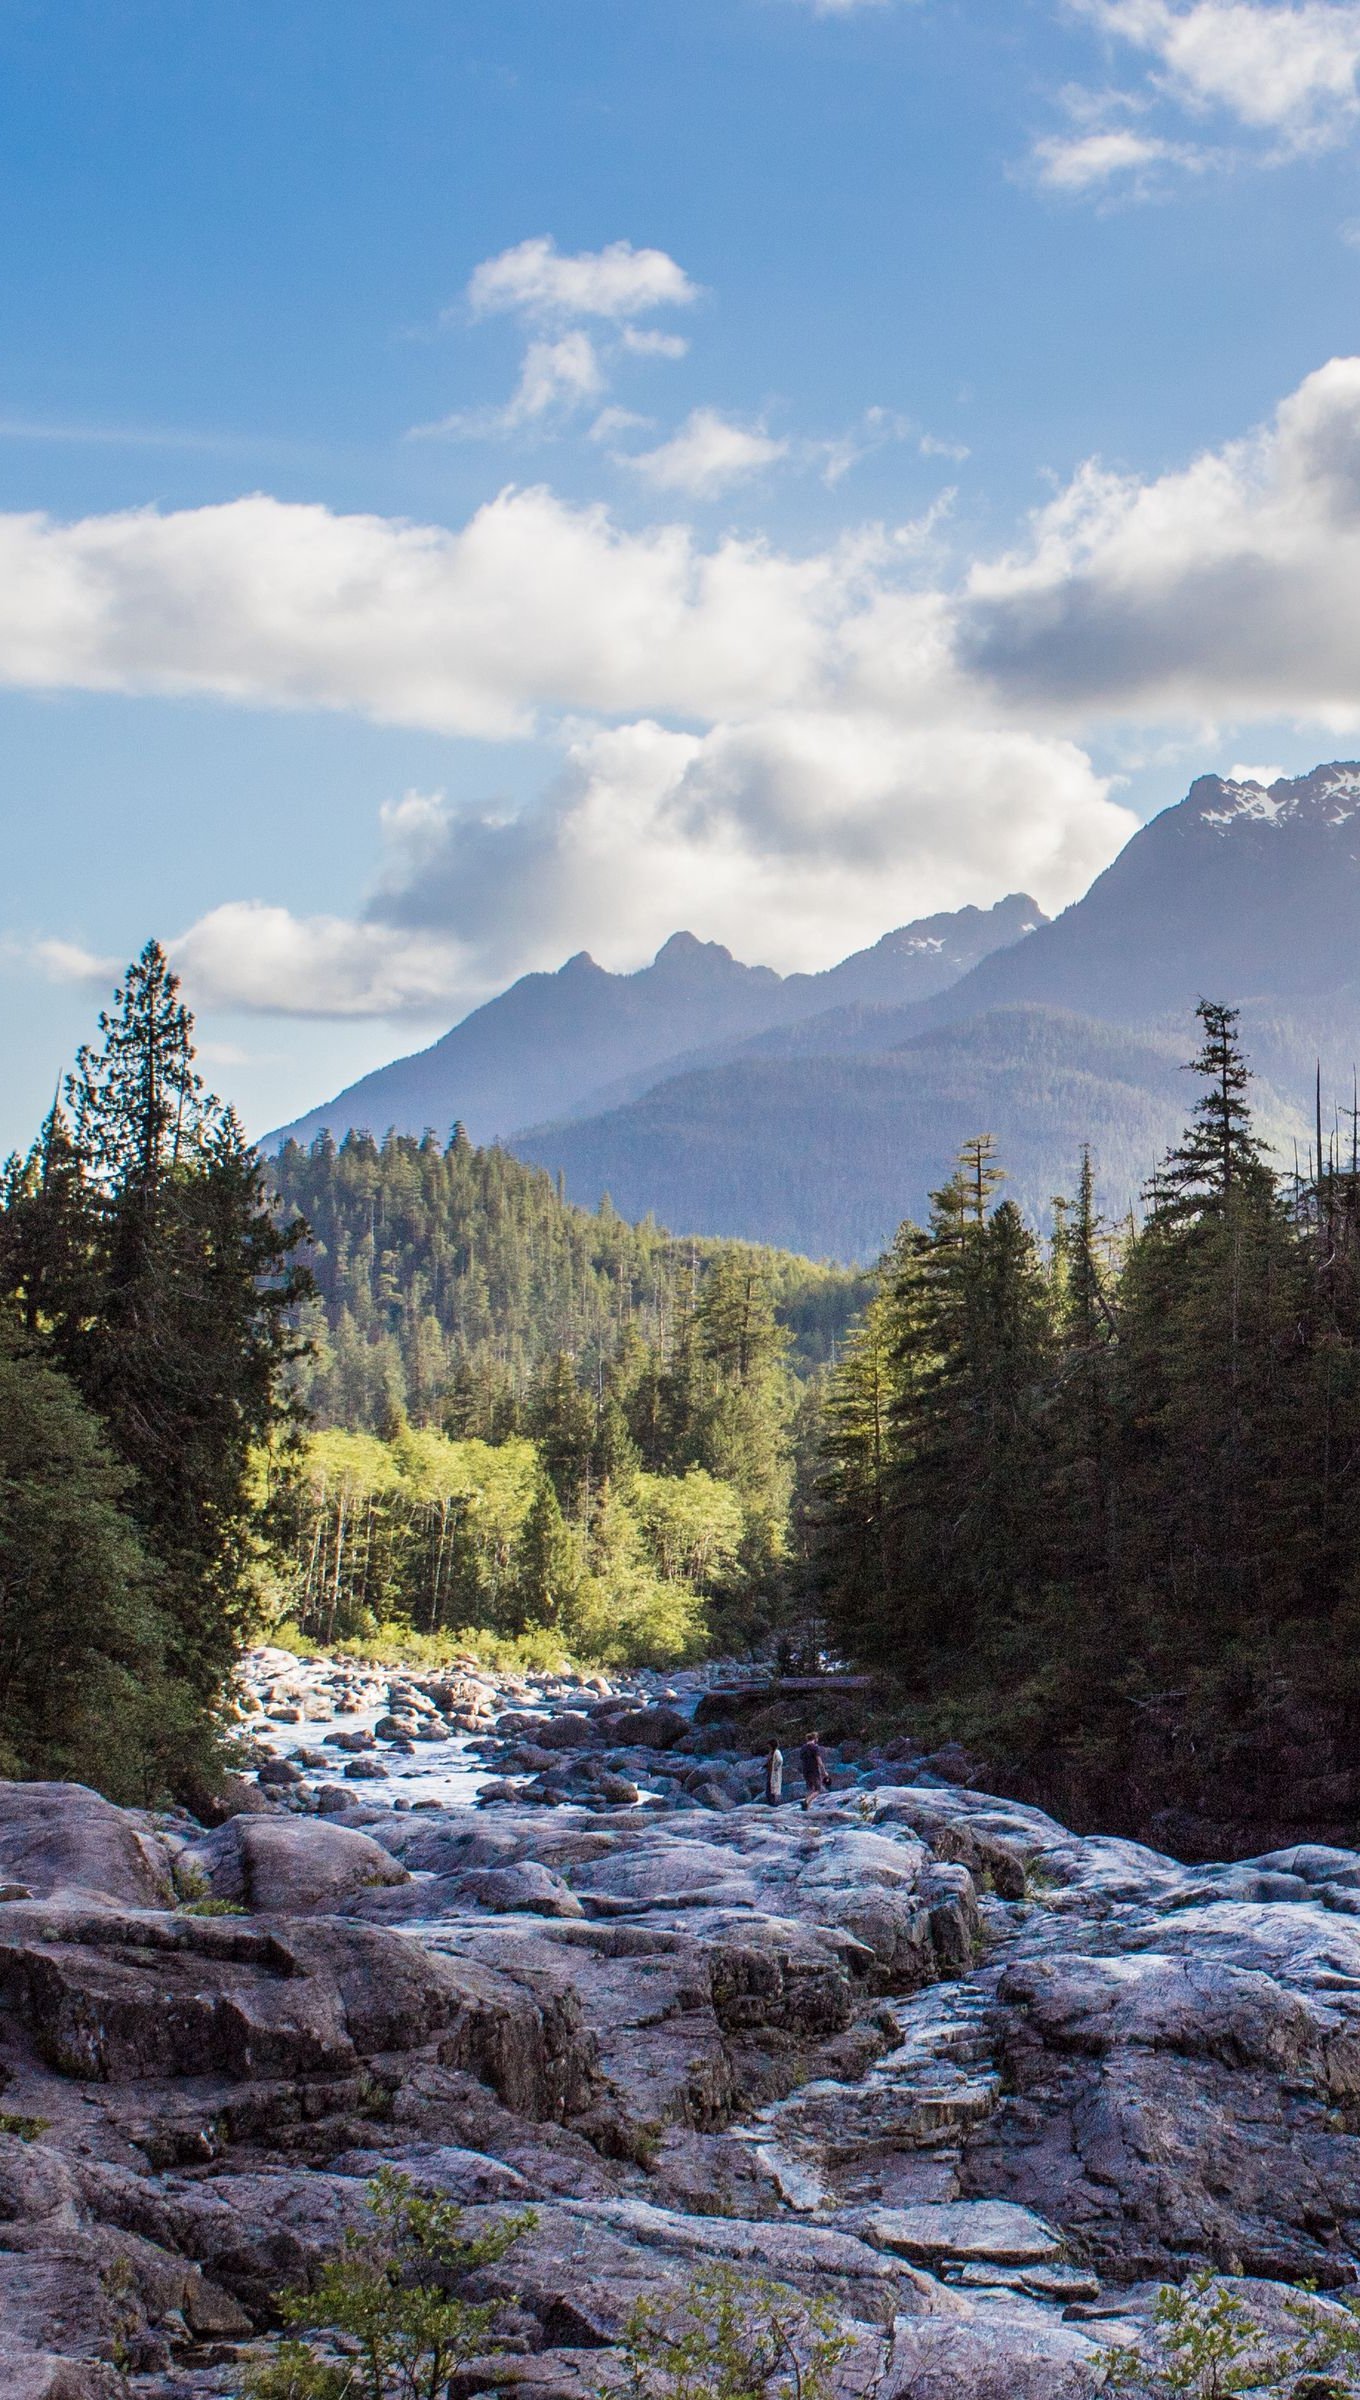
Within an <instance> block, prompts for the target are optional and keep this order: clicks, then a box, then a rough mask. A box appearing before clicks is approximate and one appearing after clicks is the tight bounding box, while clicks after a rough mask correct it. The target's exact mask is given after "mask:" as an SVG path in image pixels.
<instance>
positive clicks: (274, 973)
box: [170, 712, 1135, 1016]
mask: <svg viewBox="0 0 1360 2400" xmlns="http://www.w3.org/2000/svg"><path fill="white" fill-rule="evenodd" d="M384 813H385V823H384V833H385V836H386V840H387V844H388V865H387V871H386V873H385V875H384V877H383V879H382V880H381V881H380V883H379V885H378V887H377V889H376V890H375V892H374V895H373V898H372V901H371V903H370V906H369V910H368V913H367V914H366V916H364V917H363V918H360V919H354V920H345V919H338V918H334V917H296V916H292V915H290V913H289V912H288V911H287V910H284V909H281V908H277V907H269V906H266V905H265V904H264V903H262V902H259V901H254V902H233V903H230V904H228V905H227V906H225V907H223V908H218V909H215V910H213V911H212V912H211V914H210V915H208V916H207V917H204V918H203V919H201V920H200V921H199V923H198V924H196V925H194V926H192V927H191V928H190V929H189V931H188V932H187V933H185V934H183V935H181V936H180V937H179V939H178V940H177V941H175V942H174V943H172V944H171V946H170V947H171V956H172V957H173V959H174V962H175V964H176V966H177V967H178V968H179V969H180V971H181V972H182V973H183V975H184V977H185V981H186V988H187V989H188V992H189V995H190V998H191V999H192V1000H193V1001H195V1002H196V1004H198V1005H200V1006H203V1005H215V1006H218V1007H228V1008H233V1009H237V1010H252V1009H253V1010H270V1011H274V1012H282V1013H293V1014H296V1015H301V1016H324V1015H333V1016H360V1015H367V1014H394V1013H398V1012H401V1011H406V1012H408V1013H411V1014H417V1015H429V1014H431V1013H432V1012H434V1011H442V1012H444V1013H449V1014H451V1013H453V1012H455V1011H456V1010H459V1009H461V1008H466V1007H467V1006H469V1005H471V1004H472V1002H473V1001H475V1000H476V999H478V998H480V997H481V996H482V995H483V994H484V993H485V991H486V990H487V989H488V988H494V987H496V986H499V985H502V984H504V983H505V982H506V981H507V980H509V979H510V978H511V977H513V976H515V975H518V974H521V973H524V972H526V971H528V970H529V969H531V968H534V967H543V966H556V965H558V964H559V963H560V961H561V959H562V957H563V956H564V954H565V953H566V952H568V951H570V950H574V949H578V948H580V947H582V946H583V945H584V946H587V947H589V948H590V949H591V950H592V952H593V953H594V954H595V955H596V956H597V957H599V958H600V959H601V960H602V961H603V962H604V963H605V964H607V965H611V966H615V967H633V966H636V965H638V964H639V963H641V961H642V960H643V959H644V958H646V957H648V956H650V955H651V953H652V952H653V951H654V950H655V949H656V948H657V946H658V945H659V943H660V942H662V941H663V940H664V939H665V938H666V936H667V935H668V934H670V933H672V932H674V930H675V928H676V926H677V925H679V924H685V923H690V922H693V923H695V924H697V925H699V926H700V927H702V929H703V931H704V933H705V935H706V936H707V937H708V938H709V939H718V940H724V941H727V942H728V943H729V944H730V945H731V946H732V947H733V948H734V949H735V950H736V951H737V952H738V953H739V954H744V955H750V953H751V951H752V948H753V941H752V930H751V929H752V926H753V925H755V926H758V927H759V933H758V936H757V937H756V938H755V942H754V948H755V950H756V952H757V953H758V955H759V957H760V959H761V960H762V961H764V962H768V963H772V964H774V965H776V966H779V967H782V968H786V969H787V968H793V967H814V966H820V965H824V964H826V963H827V961H828V959H829V958H831V957H833V956H839V955H840V954H841V953H842V952H843V951H846V950H849V949H852V948H854V947H856V946H857V945H859V944H861V943H864V942H867V941H870V940H873V939H875V938H877V936H878V935H879V934H880V933H881V932H883V930H884V928H885V926H886V925H888V924H889V923H892V922H896V921H898V920H900V919H903V918H907V917H910V916H912V915H916V914H918V913H920V912H921V911H922V910H923V909H927V908H941V907H952V906H962V905H963V904H964V903H965V902H967V901H970V900H971V901H979V902H990V901H991V900H993V899H994V898H995V897H996V894H997V892H998V891H1000V890H1003V889H1018V888H1026V889H1030V890H1033V891H1034V892H1035V893H1036V895H1037V897H1038V898H1039V899H1040V900H1041V901H1046V902H1048V903H1049V904H1050V905H1059V904H1061V903H1062V902H1063V901H1065V900H1067V899H1070V898H1071V897H1073V896H1074V894H1075V893H1076V892H1078V891H1080V890H1082V889H1084V887H1085V885H1086V883H1087V882H1088V881H1089V880H1090V877H1091V876H1092V875H1093V874H1094V873H1095V872H1097V870H1098V869H1099V868H1100V867H1102V866H1104V865H1105V864H1106V862H1107V860H1108V859H1109V858H1110V857H1111V855H1112V854H1113V852H1114V851H1115V850H1116V849H1117V848H1119V846H1120V845H1121V843H1122V842H1123V841H1124V840H1126V839H1127V837H1128V835H1129V833H1130V832H1132V830H1133V826H1134V822H1135V820H1134V819H1133V818H1132V817H1131V816H1130V815H1129V813H1128V812H1127V811H1126V810H1124V809H1122V808H1119V807H1117V806H1116V805H1115V804H1114V803H1112V802H1111V801H1110V799H1109V797H1108V793H1107V789H1106V785H1105V783H1104V781H1103V780H1102V779H1101V778H1100V777H1098V776H1097V775H1096V774H1095V773H1094V772H1093V770H1092V768H1091V766H1090V764H1089V762H1088V761H1087V760H1086V759H1085V758H1084V757H1083V756H1082V754H1081V752H1080V751H1079V750H1077V749H1076V748H1075V747H1074V746H1073V745H1071V744H1070V743H1065V742H1061V741H1055V740H1053V739H1051V738H1045V737H1042V736H1039V735H1035V734H1031V733H1018V734H1017V733H1007V732H1004V731H988V730H986V729H981V728H975V727H960V726H949V727H940V728H935V729H929V728H927V729H924V730H919V731H916V730H912V729H910V728H904V727H902V726H900V725H895V724H893V723H892V722H891V721H889V720H886V719H883V718H875V717H871V716H866V717H864V718H861V719H858V720H855V721H847V720H846V719H844V718H839V717H836V716H834V715H818V714H810V713H804V712H798V713H796V714H789V715H781V716H777V717H774V718H770V719H766V720H758V721H756V722H753V723H751V724H747V725H718V726H715V727H714V728H713V729H712V730H711V731H710V732H709V733H708V734H705V735H697V734H690V733H680V732H676V731H675V730H673V729H672V728H669V727H666V726H663V725H659V724H657V723H656V722H655V721H650V720H641V721H637V722H634V723H632V724H628V725H622V726H615V727H610V728H604V729H600V728H597V729H594V730H591V731H588V732H582V733H581V734H579V735H577V736H576V737H575V738H574V739H573V740H572V741H571V742H570V743H569V745H568V751H567V760H566V766H565V770H564V772H563V774H562V775H561V777H560V778H559V779H558V781H557V783H556V784H555V785H554V786H553V787H552V788H551V790H550V791H549V792H548V793H546V794H545V795H544V798H543V801H542V803H541V804H540V806H539V807H538V808H537V809H536V810H533V811H531V812H530V813H529V814H528V816H527V817H524V818H518V819H509V820H506V819H504V818H489V817H487V818H478V817H476V816H474V815H472V814H469V813H460V812H458V811H455V810H453V809H451V808H450V807H449V806H448V805H447V803H445V802H444V801H443V800H442V798H441V797H440V796H438V795H426V794H416V793H412V794H408V795H407V797H406V799H405V800H403V801H401V802H398V803H396V804H395V806H394V807H392V808H390V809H388V810H387V811H385V812H384Z"/></svg>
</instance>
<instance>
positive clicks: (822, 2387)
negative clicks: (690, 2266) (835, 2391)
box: [622, 2267, 851, 2400]
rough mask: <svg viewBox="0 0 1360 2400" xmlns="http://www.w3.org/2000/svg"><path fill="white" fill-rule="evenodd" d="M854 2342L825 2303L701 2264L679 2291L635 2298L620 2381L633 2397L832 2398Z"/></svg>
mask: <svg viewBox="0 0 1360 2400" xmlns="http://www.w3.org/2000/svg"><path fill="white" fill-rule="evenodd" d="M850 2347H851V2343H850V2337H849V2336H848V2335H847V2334H844V2333H841V2332H839V2331H838V2330H837V2324H836V2318H835V2316H834V2314H833V2312H832V2310H831V2309H830V2308H829V2307H828V2306H827V2305H826V2303H825V2302H824V2301H820V2300H802V2299H800V2298H799V2297H798V2294H797V2293H796V2292H791V2291H789V2290H787V2289H786V2288H785V2287H784V2286H783V2285H781V2284H777V2283H771V2282H770V2281H769V2280H768V2279H767V2278H766V2277H764V2276H757V2277H753V2278H747V2277H743V2276H740V2275H737V2274H735V2273H734V2272H733V2270H732V2269H731V2268H730V2267H705V2268H702V2269H701V2270H700V2272H699V2273H698V2274H697V2275H695V2276H694V2278H693V2279H692V2281H691V2282H690V2283H689V2285H688V2286H687V2287H686V2289H685V2290H684V2291H683V2292H681V2293H680V2294H678V2295H674V2296H672V2295H666V2296H663V2297H662V2298H659V2299H656V2300H641V2301H639V2302H638V2305H637V2307H636V2308H635V2309H634V2310H633V2311H632V2314H631V2315H630V2316H629V2318H628V2321H627V2323H626V2325H625V2326H624V2330H623V2342H622V2348H623V2355H624V2362H625V2366H626V2370H627V2382H626V2384H625V2387H624V2388H625V2390H627V2391H628V2392H630V2393H631V2394H632V2396H633V2400H831V2392H832V2388H833V2378H834V2376H835V2372H836V2368H837V2367H838V2366H839V2364H840V2362H841V2360H842V2359H843V2358H844V2357H845V2355H846V2352H847V2351H848V2350H849V2349H850Z"/></svg>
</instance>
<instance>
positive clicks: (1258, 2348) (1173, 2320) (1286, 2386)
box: [1103, 2269, 1360, 2400]
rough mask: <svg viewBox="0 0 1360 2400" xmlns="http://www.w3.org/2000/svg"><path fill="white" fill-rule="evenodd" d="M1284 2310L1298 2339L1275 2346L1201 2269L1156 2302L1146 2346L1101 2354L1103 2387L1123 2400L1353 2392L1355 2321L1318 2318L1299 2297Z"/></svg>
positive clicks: (1357, 2381) (1266, 2398)
mask: <svg viewBox="0 0 1360 2400" xmlns="http://www.w3.org/2000/svg"><path fill="white" fill-rule="evenodd" d="M1285 2305H1286V2308H1287V2312H1288V2314H1289V2316H1290V2317H1291V2318H1292V2319H1293V2321H1294V2323H1295V2324H1296V2325H1297V2327H1298V2332H1297V2334H1296V2335H1295V2336H1294V2338H1293V2339H1292V2340H1288V2341H1278V2340H1275V2339H1273V2338H1272V2337H1271V2336H1270V2335H1269V2334H1268V2332H1267V2331H1266V2328H1265V2326H1264V2325H1263V2324H1262V2322H1261V2319H1260V2318H1259V2317H1258V2316H1257V2315H1256V2314H1255V2312H1254V2311H1253V2310H1252V2309H1250V2308H1249V2307H1248V2306H1247V2304H1246V2303H1245V2301H1243V2300H1240V2299H1239V2298H1238V2297H1237V2296H1236V2294H1235V2293H1233V2292H1232V2291H1230V2290H1229V2289H1228V2287H1227V2286H1226V2284H1224V2283H1223V2282H1222V2280H1221V2279H1220V2278H1219V2277H1218V2276H1216V2275H1215V2274H1214V2273H1213V2271H1212V2269H1206V2270H1205V2271H1204V2272H1203V2273H1201V2274H1199V2275H1193V2276H1191V2278H1190V2280H1189V2282H1188V2283H1184V2284H1182V2285H1181V2287H1180V2289H1179V2290H1175V2291H1173V2290H1168V2291H1165V2292H1162V2293H1160V2294H1159V2295H1158V2299H1157V2305H1156V2310H1155V2316H1154V2326H1155V2330H1154V2332H1153V2334H1152V2337H1151V2339H1150V2340H1146V2341H1141V2340H1140V2341H1139V2342H1138V2343H1136V2344H1135V2346H1134V2347H1133V2348H1132V2349H1123V2348H1121V2349H1111V2350H1107V2351H1106V2352H1105V2354H1104V2360H1103V2364H1104V2367H1105V2374H1106V2385H1105V2388H1106V2389H1107V2390H1108V2391H1110V2392H1122V2393H1125V2394H1128V2395H1130V2396H1131V2400H1172V2395H1176V2396H1177V2400H1230V2396H1231V2395H1232V2394H1234V2393H1251V2394H1254V2395H1259V2400H1276V2396H1279V2400H1284V2395H1286V2394H1288V2395H1291V2396H1292V2400H1304V2395H1305V2393H1306V2394H1307V2400H1346V2396H1347V2395H1348V2394H1351V2393H1356V2392H1360V2322H1349V2323H1348V2322H1347V2321H1346V2320H1345V2319H1343V2318H1340V2317H1338V2316H1336V2315H1335V2314H1334V2313H1333V2312H1331V2311H1328V2312H1327V2314H1326V2315H1324V2314H1323V2313H1322V2312H1321V2311H1320V2310H1319V2309H1317V2308H1316V2307H1314V2306H1312V2305H1311V2304H1310V2301H1309V2299H1308V2298H1307V2297H1306V2296H1304V2295H1300V2296H1299V2297H1298V2298H1296V2299H1291V2300H1289V2301H1287V2302H1286V2304H1285Z"/></svg>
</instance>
